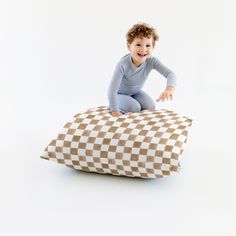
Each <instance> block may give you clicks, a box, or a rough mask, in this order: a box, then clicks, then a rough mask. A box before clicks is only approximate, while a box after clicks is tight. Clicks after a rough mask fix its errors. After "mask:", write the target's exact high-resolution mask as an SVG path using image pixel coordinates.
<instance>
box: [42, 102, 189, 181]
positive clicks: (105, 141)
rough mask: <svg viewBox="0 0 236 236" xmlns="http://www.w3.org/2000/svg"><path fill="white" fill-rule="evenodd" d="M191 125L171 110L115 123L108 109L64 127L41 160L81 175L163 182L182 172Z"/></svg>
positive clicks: (123, 118)
mask: <svg viewBox="0 0 236 236" xmlns="http://www.w3.org/2000/svg"><path fill="white" fill-rule="evenodd" d="M191 124H192V119H190V118H187V117H185V116H181V115H179V114H177V113H176V112H174V111H170V110H167V109H161V110H143V111H141V112H139V113H133V114H131V115H125V114H124V115H122V116H120V117H113V116H112V115H111V114H110V112H109V108H108V107H106V106H101V107H95V108H91V109H88V110H87V111H86V112H84V113H79V114H77V115H75V116H74V117H73V119H72V120H71V121H69V122H67V123H66V125H65V126H64V127H63V129H62V130H61V132H60V133H59V134H58V136H57V138H55V139H53V140H52V141H51V142H50V143H49V145H48V146H47V147H46V148H45V150H44V152H43V154H42V155H41V158H43V159H46V160H50V161H54V162H57V163H60V164H64V165H66V166H68V167H72V168H75V169H78V170H82V171H89V172H98V173H103V174H113V175H121V176H129V177H141V178H160V177H164V176H168V175H170V174H172V173H175V172H177V171H179V169H180V158H181V155H182V152H183V148H184V145H185V143H186V141H187V135H188V129H189V127H190V126H191Z"/></svg>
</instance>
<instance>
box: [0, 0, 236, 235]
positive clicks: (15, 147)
mask: <svg viewBox="0 0 236 236" xmlns="http://www.w3.org/2000/svg"><path fill="white" fill-rule="evenodd" d="M235 7H236V6H235V3H234V1H233V0H232V1H230V0H224V1H223V0H222V1H220V0H219V1H218V0H198V1H193V0H179V1H171V0H146V1H138V0H136V1H134V0H130V1H125V0H120V1H108V0H100V1H92V0H86V1H81V0H77V1H76V0H67V1H65V0H57V1H56V0H21V1H17V0H8V1H7V0H3V1H1V3H0V96H1V97H0V105H1V116H0V129H1V135H0V139H1V145H0V153H1V163H0V191H1V192H0V235H2V236H13V235H24V236H28V235H34V236H38V235H58V236H59V235H68V234H73V235H75V234H76V235H78V234H79V235H80V234H81V235H128V234H129V235H154V234H156V235H161V236H169V235H175V236H179V235H181V236H183V235H184V236H185V235H192V236H195V235H196V236H199V235H227V236H234V235H236V230H235V226H234V223H235V210H236V205H235V198H236V191H235V178H236V171H235V166H236V154H235V151H234V141H235V134H234V132H235V131H236V130H235V123H234V122H235V118H236V112H235V105H233V102H235V99H236V95H235V89H236V83H235V80H236V77H235V70H234V67H235V65H234V64H235V59H234V57H235V53H236V45H235V42H236V32H235V23H234V22H235V21H236V16H235ZM137 22H147V23H149V24H151V25H152V26H154V27H155V28H156V29H157V32H158V34H159V35H160V41H159V42H158V43H157V46H156V48H155V50H154V55H155V56H157V57H158V58H159V59H160V60H161V61H162V62H163V63H164V64H165V65H166V66H168V67H169V68H171V69H172V70H173V71H174V72H175V73H176V75H177V77H178V86H177V88H176V93H175V98H174V100H173V101H172V102H166V103H158V104H157V107H158V108H163V107H164V108H169V109H172V110H175V111H177V112H179V113H181V114H183V115H186V116H189V117H191V118H193V120H194V123H193V127H192V129H191V130H190V133H189V140H188V143H187V146H186V149H185V151H184V153H183V159H182V167H183V169H182V171H181V172H180V173H179V174H175V175H172V176H170V177H167V178H164V179H158V180H142V179H133V178H124V177H115V176H109V175H99V174H91V173H84V172H79V171H74V170H71V169H69V168H66V167H64V166H61V165H57V164H54V163H52V162H47V161H44V160H41V159H39V156H40V154H41V153H42V151H43V149H44V148H45V147H46V145H47V144H48V143H49V141H51V139H52V138H54V137H55V136H56V134H57V133H58V131H59V130H60V129H61V128H62V126H63V125H64V124H65V123H66V122H67V120H68V119H70V118H71V117H72V116H73V115H74V114H76V113H77V112H83V111H84V110H85V109H87V108H90V107H94V106H98V105H107V96H106V93H107V88H108V84H109V82H110V79H111V75H112V73H113V70H114V67H115V64H116V63H117V61H118V60H119V59H120V58H121V57H122V56H123V55H124V54H126V53H127V52H128V51H127V49H126V41H125V34H126V32H127V30H128V29H129V28H130V27H132V26H133V24H135V23H137ZM164 87H165V79H164V78H163V77H161V75H160V74H158V73H157V72H155V71H153V72H152V73H151V74H150V77H149V79H148V81H147V83H146V84H145V88H144V89H145V91H146V92H148V93H149V94H150V95H151V96H152V97H153V98H157V97H158V96H159V94H160V92H161V91H162V90H163V89H164Z"/></svg>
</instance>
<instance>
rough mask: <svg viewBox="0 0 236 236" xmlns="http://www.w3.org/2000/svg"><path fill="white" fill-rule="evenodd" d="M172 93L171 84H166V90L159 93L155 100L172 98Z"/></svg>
mask: <svg viewBox="0 0 236 236" xmlns="http://www.w3.org/2000/svg"><path fill="white" fill-rule="evenodd" d="M173 93H174V88H173V87H172V86H167V87H166V90H165V91H164V92H162V93H161V95H160V96H159V98H158V99H157V100H156V101H157V102H159V101H161V100H162V102H164V101H165V100H169V99H170V100H172V98H173Z"/></svg>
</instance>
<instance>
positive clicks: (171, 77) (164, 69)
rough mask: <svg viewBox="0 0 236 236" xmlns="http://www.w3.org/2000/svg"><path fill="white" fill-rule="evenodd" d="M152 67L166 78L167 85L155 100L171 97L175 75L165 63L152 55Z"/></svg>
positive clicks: (174, 84) (174, 85)
mask: <svg viewBox="0 0 236 236" xmlns="http://www.w3.org/2000/svg"><path fill="white" fill-rule="evenodd" d="M152 63H153V68H154V69H155V70H157V71H158V72H159V73H160V74H161V75H163V76H164V77H165V78H166V79H167V85H166V89H165V91H164V92H162V93H161V94H160V96H159V98H158V99H157V100H156V101H157V102H159V101H162V102H164V101H165V100H169V99H171V100H172V98H173V94H174V89H175V87H176V75H175V74H174V73H173V72H172V71H171V70H170V69H169V68H167V67H166V66H165V65H163V64H162V63H161V62H160V61H159V60H158V59H157V58H156V57H152Z"/></svg>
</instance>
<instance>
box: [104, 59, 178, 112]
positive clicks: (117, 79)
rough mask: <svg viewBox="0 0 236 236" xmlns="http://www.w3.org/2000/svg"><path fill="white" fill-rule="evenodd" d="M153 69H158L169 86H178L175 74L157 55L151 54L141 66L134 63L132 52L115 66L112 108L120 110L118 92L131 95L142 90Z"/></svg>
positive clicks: (111, 96)
mask: <svg viewBox="0 0 236 236" xmlns="http://www.w3.org/2000/svg"><path fill="white" fill-rule="evenodd" d="M152 69H155V70H157V71H158V72H159V73H160V74H161V75H163V76H164V77H165V78H166V79H167V86H173V87H175V86H176V76H175V74H174V73H173V72H172V71H171V70H170V69H168V68H167V67H166V66H164V65H163V64H162V63H161V62H160V61H159V60H158V59H157V58H156V57H153V56H151V57H150V58H148V59H146V60H145V62H144V63H143V64H141V65H140V66H139V67H135V66H134V65H133V64H132V58H131V54H127V55H125V56H124V57H122V58H121V60H120V61H119V62H118V63H117V65H116V67H115V71H114V73H113V76H112V80H111V82H110V85H109V89H108V100H109V107H110V110H111V111H119V107H118V101H117V94H126V95H130V96H131V95H134V94H136V93H137V92H138V91H140V90H141V88H142V87H143V85H144V82H145V81H146V79H147V77H148V75H149V73H150V72H151V70H152Z"/></svg>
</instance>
